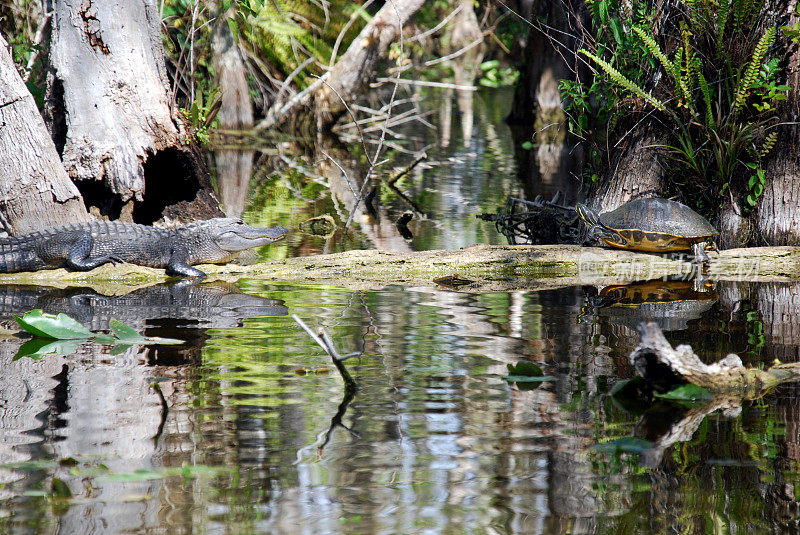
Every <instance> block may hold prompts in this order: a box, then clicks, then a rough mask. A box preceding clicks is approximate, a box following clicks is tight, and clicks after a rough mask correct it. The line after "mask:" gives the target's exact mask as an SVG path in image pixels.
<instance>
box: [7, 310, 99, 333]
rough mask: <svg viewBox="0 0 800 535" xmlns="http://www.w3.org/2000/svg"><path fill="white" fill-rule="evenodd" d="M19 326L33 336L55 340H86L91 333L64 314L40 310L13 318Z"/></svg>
mask: <svg viewBox="0 0 800 535" xmlns="http://www.w3.org/2000/svg"><path fill="white" fill-rule="evenodd" d="M14 319H15V320H16V321H17V323H19V326H20V327H22V328H23V329H24V330H26V331H28V332H29V333H31V334H32V335H34V336H40V337H42V338H52V339H55V340H77V339H83V340H85V339H87V338H90V337H91V336H92V331H90V330H89V329H87V328H86V327H84V326H83V325H81V324H80V323H78V322H77V321H75V320H74V319H72V318H70V317H69V316H67V315H66V314H57V315H53V314H45V313H44V312H42V310H41V309H38V308H37V309H36V310H31V311H30V312H27V313H25V314H24V315H23V316H22V317H19V316H16V315H15V316H14Z"/></svg>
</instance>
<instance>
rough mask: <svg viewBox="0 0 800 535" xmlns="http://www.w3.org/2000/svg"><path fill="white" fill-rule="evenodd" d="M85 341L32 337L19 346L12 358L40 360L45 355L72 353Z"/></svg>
mask: <svg viewBox="0 0 800 535" xmlns="http://www.w3.org/2000/svg"><path fill="white" fill-rule="evenodd" d="M85 341H86V340H85V339H80V340H53V339H52V338H32V339H31V340H28V341H27V342H25V343H24V344H22V345H21V346H19V349H18V350H17V354H16V355H14V358H13V359H12V360H19V359H21V358H22V357H29V358H32V359H36V360H38V359H40V358H42V357H44V356H45V355H71V354H72V353H75V351H76V350H77V349H78V346H79V345H81V344H82V343H84V342H85Z"/></svg>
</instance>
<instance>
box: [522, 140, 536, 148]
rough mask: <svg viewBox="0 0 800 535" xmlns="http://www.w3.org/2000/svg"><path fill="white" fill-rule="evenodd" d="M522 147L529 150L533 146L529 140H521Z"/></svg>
mask: <svg viewBox="0 0 800 535" xmlns="http://www.w3.org/2000/svg"><path fill="white" fill-rule="evenodd" d="M522 148H523V149H525V150H531V149H532V148H533V143H531V142H530V141H523V142H522Z"/></svg>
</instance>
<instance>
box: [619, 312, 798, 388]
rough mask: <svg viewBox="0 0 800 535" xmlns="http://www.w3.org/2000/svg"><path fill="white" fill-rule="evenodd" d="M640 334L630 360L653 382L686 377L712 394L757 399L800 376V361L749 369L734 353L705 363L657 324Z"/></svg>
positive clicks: (647, 325)
mask: <svg viewBox="0 0 800 535" xmlns="http://www.w3.org/2000/svg"><path fill="white" fill-rule="evenodd" d="M639 334H640V335H641V337H642V339H641V342H640V343H639V345H638V346H636V348H635V349H634V350H633V351H632V352H631V355H630V361H631V364H633V366H634V368H635V369H636V372H637V373H638V374H639V375H641V376H642V377H643V378H644V379H645V380H647V381H649V382H652V383H663V382H665V381H666V382H680V380H683V381H686V382H688V383H692V384H694V385H697V386H701V387H703V388H705V389H706V390H708V391H709V392H711V393H712V394H718V393H733V392H738V393H741V394H742V395H743V397H749V398H756V397H759V396H761V395H763V394H764V393H765V392H766V391H767V390H769V389H770V388H772V387H774V386H776V385H778V384H780V383H785V382H788V381H794V380H797V379H800V363H791V364H778V365H776V366H773V367H772V368H770V369H768V370H761V369H758V368H745V367H744V366H743V365H742V359H740V358H739V357H738V356H737V355H734V354H730V355H728V356H726V357H725V358H723V359H721V360H720V361H718V362H715V363H713V364H704V363H703V361H701V360H700V357H698V356H697V355H696V354H695V353H694V351H692V348H691V347H690V346H688V345H679V346H678V347H676V348H673V347H672V345H671V344H670V343H669V342H668V341H667V339H666V338H665V337H664V333H662V332H661V329H660V328H659V327H658V325H656V324H655V323H642V324H641V325H640V326H639Z"/></svg>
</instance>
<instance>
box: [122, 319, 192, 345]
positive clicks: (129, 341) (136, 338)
mask: <svg viewBox="0 0 800 535" xmlns="http://www.w3.org/2000/svg"><path fill="white" fill-rule="evenodd" d="M108 327H109V329H111V332H112V333H114V336H115V337H116V338H117V339H118V340H119V343H120V344H121V345H128V346H131V345H133V344H164V345H168V344H172V345H174V344H182V343H183V340H178V339H177V338H161V337H159V336H151V337H148V336H142V335H141V334H139V333H138V332H136V330H134V328H133V327H131V326H130V325H125V324H124V323H122V322H121V321H119V320H111V321H109V322H108Z"/></svg>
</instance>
